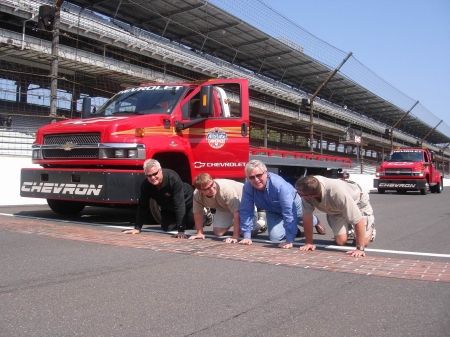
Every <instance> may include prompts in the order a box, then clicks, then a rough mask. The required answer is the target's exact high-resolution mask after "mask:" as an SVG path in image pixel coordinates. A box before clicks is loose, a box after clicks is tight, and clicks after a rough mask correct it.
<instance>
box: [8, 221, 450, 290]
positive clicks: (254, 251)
mask: <svg viewBox="0 0 450 337" xmlns="http://www.w3.org/2000/svg"><path fill="white" fill-rule="evenodd" d="M0 218H1V219H2V221H1V224H0V229H3V230H7V231H13V232H18V233H25V234H38V235H44V236H47V237H51V238H56V239H65V240H75V241H83V242H91V243H99V244H106V245H113V246H120V247H128V248H139V249H150V250H153V251H159V252H167V253H178V254H189V255H192V256H200V257H207V258H216V259H225V260H232V261H242V262H252V263H264V264H271V265H276V266H287V267H296V268H305V269H306V268H307V269H312V270H321V271H328V272H338V273H351V274H359V275H367V276H380V277H391V278H401V279H408V280H420V281H434V282H450V267H449V262H432V261H421V260H408V259H395V258H380V257H372V256H368V257H364V258H352V257H348V256H346V255H344V253H342V252H339V253H338V252H328V251H321V250H316V251H314V252H311V251H309V252H301V251H299V250H298V249H297V248H294V249H290V250H284V249H277V248H276V246H275V244H274V245H273V247H264V246H261V245H258V244H253V245H252V246H250V247H249V246H245V247H244V246H241V245H236V244H234V245H233V244H224V243H223V242H222V241H219V240H215V239H205V240H182V239H173V238H172V237H171V236H170V235H167V234H163V233H142V234H139V235H123V234H121V233H118V232H117V231H110V230H104V229H100V228H92V227H89V225H87V226H86V227H83V226H75V225H70V224H67V223H58V222H51V221H46V220H39V221H36V220H31V221H30V220H29V219H21V218H17V217H13V218H9V217H5V216H0Z"/></svg>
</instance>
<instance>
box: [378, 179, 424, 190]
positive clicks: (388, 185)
mask: <svg viewBox="0 0 450 337" xmlns="http://www.w3.org/2000/svg"><path fill="white" fill-rule="evenodd" d="M373 187H375V188H381V189H385V190H421V189H423V188H426V187H427V181H426V180H424V179H421V180H418V179H411V180H409V179H398V180H397V179H374V180H373Z"/></svg>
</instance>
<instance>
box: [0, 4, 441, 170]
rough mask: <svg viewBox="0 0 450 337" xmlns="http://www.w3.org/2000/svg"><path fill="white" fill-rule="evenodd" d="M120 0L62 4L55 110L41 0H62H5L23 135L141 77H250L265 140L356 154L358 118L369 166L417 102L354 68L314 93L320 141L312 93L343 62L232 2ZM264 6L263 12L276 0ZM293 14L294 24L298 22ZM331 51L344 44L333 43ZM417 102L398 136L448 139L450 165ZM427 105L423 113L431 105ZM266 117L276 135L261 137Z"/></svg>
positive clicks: (11, 78) (9, 107)
mask: <svg viewBox="0 0 450 337" xmlns="http://www.w3.org/2000/svg"><path fill="white" fill-rule="evenodd" d="M121 3H122V2H121V1H116V0H111V1H107V2H99V3H97V4H95V5H92V3H91V2H90V1H87V0H86V1H84V0H80V1H76V0H74V1H71V2H64V3H63V5H62V7H61V13H60V24H59V29H60V32H61V34H60V36H59V44H58V49H59V68H58V93H57V111H56V114H52V113H51V112H50V107H49V101H50V90H49V88H50V81H51V78H50V76H49V74H50V64H51V60H52V41H51V40H52V33H51V32H48V31H45V30H40V29H38V27H37V25H36V22H37V17H38V13H39V7H40V6H42V5H44V4H47V5H51V6H53V5H54V2H53V1H33V0H31V1H26V2H25V1H23V0H4V1H2V3H1V4H0V13H1V14H2V16H1V20H0V53H1V54H0V55H2V57H1V58H0V65H1V67H0V68H1V69H0V110H1V112H2V113H3V114H12V115H13V116H14V120H15V121H16V122H15V126H16V127H20V128H25V129H26V130H24V134H29V133H31V132H33V129H34V130H35V129H36V128H37V127H39V126H41V125H43V124H47V123H50V122H51V121H52V120H53V119H63V118H73V117H78V116H79V114H80V106H81V104H80V103H81V98H82V97H83V96H85V95H89V96H91V97H93V102H99V103H98V104H97V106H99V105H101V102H103V101H104V100H105V99H106V98H109V97H111V96H112V95H113V94H114V93H115V92H117V91H119V90H121V89H123V88H124V87H126V86H132V85H137V84H139V83H142V82H177V81H186V80H196V79H204V78H210V77H217V78H235V77H246V78H248V79H249V84H250V89H251V91H250V97H251V102H250V106H251V111H252V113H251V125H252V130H251V131H252V133H251V136H252V138H254V140H253V142H255V144H256V143H257V144H260V146H266V147H277V148H280V149H289V150H296V151H309V150H310V147H311V142H312V144H313V146H312V147H313V148H314V151H316V152H322V153H330V154H333V155H336V154H338V155H346V156H350V157H353V159H355V158H356V157H357V156H356V151H357V146H356V144H354V143H353V144H352V143H349V142H348V141H347V142H344V141H343V139H345V135H346V132H347V130H348V128H349V127H350V128H353V129H357V130H361V132H362V138H363V143H362V146H361V147H359V148H358V150H360V151H361V152H360V153H359V155H360V156H361V159H364V161H362V164H361V167H363V166H364V163H371V162H372V161H376V157H381V156H382V154H383V153H384V152H386V151H388V149H390V146H391V140H390V138H389V137H387V136H386V135H385V130H386V129H388V128H390V127H392V125H394V124H395V123H396V122H397V121H398V120H399V118H400V117H401V116H403V115H404V114H405V112H406V111H407V110H408V109H409V108H410V107H411V106H413V103H414V100H411V99H409V100H408V99H405V98H398V93H397V92H395V90H393V89H392V90H390V91H389V90H387V93H386V95H385V96H386V98H383V97H382V96H383V95H382V94H383V92H377V90H376V88H375V89H372V88H366V87H363V86H362V85H361V84H358V81H357V79H354V78H352V77H351V74H350V72H348V73H347V72H346V71H347V70H345V69H343V70H342V71H339V72H338V74H337V75H336V76H335V77H334V78H333V79H332V80H331V81H330V82H329V84H327V86H325V88H324V90H323V92H321V93H319V95H318V96H317V98H316V100H315V102H314V139H313V140H312V141H310V140H309V130H310V116H309V114H308V113H307V112H306V111H304V110H303V108H302V105H301V102H302V99H303V98H308V97H310V95H311V94H312V93H314V92H315V90H317V88H318V87H319V86H320V84H321V83H323V81H324V80H325V79H326V78H327V77H328V75H329V74H330V73H331V71H332V70H333V66H334V67H335V66H336V63H335V64H332V63H333V61H329V60H321V59H314V58H313V57H312V56H311V55H310V54H309V51H308V49H307V48H306V49H304V48H303V47H302V46H305V44H304V43H303V42H302V41H295V38H294V37H292V36H290V35H287V34H288V31H287V30H286V31H284V32H275V33H273V35H272V36H271V35H270V32H267V31H264V30H263V28H264V27H262V28H256V27H255V26H253V25H252V24H250V23H247V22H245V21H243V20H242V18H239V17H238V16H237V14H233V12H232V11H231V10H230V11H226V10H225V9H224V8H225V7H226V4H227V2H226V1H220V0H216V1H199V0H184V1H182V2H180V1H173V0H159V1H146V2H145V3H141V2H139V3H138V2H133V1H130V3H129V4H128V5H127V6H126V7H125V6H121ZM248 3H252V1H250V2H246V4H248ZM260 6H261V8H258V13H260V12H261V10H264V9H265V7H264V5H262V4H260ZM237 12H239V11H237ZM241 12H242V11H241ZM235 15H236V16H235ZM275 17H276V16H275ZM276 19H277V20H281V19H280V18H279V17H276ZM212 22H214V24H213V23H212ZM284 25H285V27H288V25H289V22H284ZM281 26H283V25H281ZM286 29H288V28H286ZM289 29H290V28H289ZM303 35H304V34H303ZM280 37H282V38H280ZM309 38H311V37H309ZM316 42H320V41H316ZM327 53H328V54H336V53H335V51H334V50H331V51H328V52H327ZM325 54H326V53H325ZM340 56H342V55H340ZM338 57H339V56H338ZM349 64H350V65H351V67H355V64H356V65H358V62H357V61H356V60H355V59H354V58H353V57H351V58H350V61H349ZM350 65H349V67H350ZM367 76H368V77H370V74H368V75H367ZM344 92H345V93H344ZM392 97H394V99H392ZM344 102H345V103H346V104H345V107H344V104H343V103H344ZM94 104H96V103H94ZM347 105H348V107H347ZM415 109H416V108H415ZM415 109H414V110H413V111H412V112H411V114H409V115H408V116H406V118H405V119H404V122H402V123H400V124H399V125H398V127H396V129H395V130H394V131H393V144H394V146H412V145H416V144H417V142H423V145H425V146H427V147H429V148H430V149H431V150H434V151H436V152H438V151H439V150H444V156H445V157H446V158H447V159H446V161H447V167H448V159H449V158H450V150H448V148H445V144H446V143H450V131H449V130H450V129H449V128H448V126H446V125H445V124H442V123H441V124H440V125H438V127H436V124H437V123H434V122H435V120H436V118H435V117H434V118H433V116H432V115H431V116H430V114H429V113H428V114H425V115H424V116H425V117H424V118H423V120H422V119H421V118H418V117H417V116H416V115H414V113H415ZM417 109H419V111H422V112H423V110H424V107H421V106H420V105H419V106H418V107H417ZM416 114H417V115H419V113H416ZM420 115H422V114H420ZM429 121H432V122H433V123H432V125H429V123H430V122H429ZM265 128H267V130H268V131H269V132H268V133H269V135H270V138H268V139H261V138H258V136H259V135H260V134H261V132H259V131H261V130H264V129H265ZM434 128H435V129H434ZM344 143H346V144H344ZM366 165H367V164H366Z"/></svg>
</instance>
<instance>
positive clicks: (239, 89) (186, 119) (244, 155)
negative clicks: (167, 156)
mask: <svg viewBox="0 0 450 337" xmlns="http://www.w3.org/2000/svg"><path fill="white" fill-rule="evenodd" d="M181 110H182V115H183V123H185V124H186V123H188V124H187V125H189V124H191V125H192V126H190V127H188V128H186V129H184V130H182V131H181V132H182V134H183V137H184V138H186V139H187V140H188V142H189V144H190V146H191V156H192V158H191V172H192V177H195V176H196V175H197V174H198V173H202V172H207V173H209V174H211V175H212V176H213V177H215V178H242V177H244V176H245V174H244V166H245V164H246V163H247V161H248V157H249V131H250V130H249V110H248V85H247V80H223V81H219V80H217V81H210V82H207V83H205V84H203V85H201V86H200V87H198V88H196V89H195V90H194V91H192V92H191V93H190V94H189V95H188V96H187V97H186V98H185V100H184V101H183V102H182V107H181ZM196 121H197V122H198V123H196Z"/></svg>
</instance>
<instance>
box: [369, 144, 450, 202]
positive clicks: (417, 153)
mask: <svg viewBox="0 0 450 337" xmlns="http://www.w3.org/2000/svg"><path fill="white" fill-rule="evenodd" d="M376 176H377V178H376V179H374V181H373V187H375V188H377V189H378V193H380V194H383V193H384V192H385V191H388V190H394V191H396V192H397V193H406V192H407V191H420V194H422V195H426V194H427V192H428V190H430V192H431V193H441V192H442V189H443V177H442V174H441V173H440V172H439V171H437V170H436V167H435V158H434V155H433V154H432V153H431V152H430V151H428V149H426V148H398V149H394V150H393V151H392V152H391V154H390V155H389V157H388V159H387V160H386V161H384V162H383V163H382V164H381V167H379V168H377V171H376Z"/></svg>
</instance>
